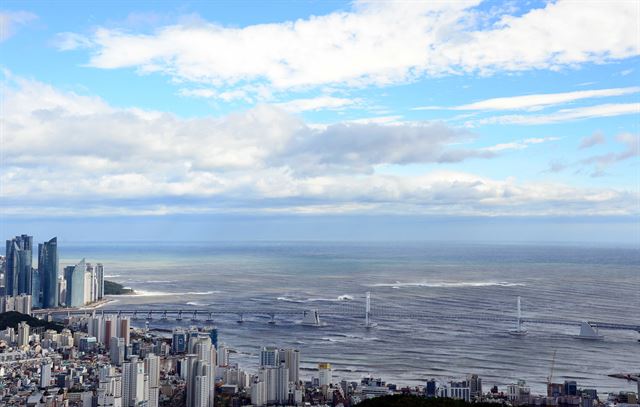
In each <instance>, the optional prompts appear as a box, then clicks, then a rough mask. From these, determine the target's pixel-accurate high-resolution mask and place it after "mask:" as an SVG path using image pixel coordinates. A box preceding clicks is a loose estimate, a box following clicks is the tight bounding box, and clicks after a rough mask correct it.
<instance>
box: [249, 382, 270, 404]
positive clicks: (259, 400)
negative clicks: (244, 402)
mask: <svg viewBox="0 0 640 407" xmlns="http://www.w3.org/2000/svg"><path fill="white" fill-rule="evenodd" d="M251 404H253V405H254V406H258V407H260V406H266V405H267V386H266V384H265V383H264V382H261V381H259V380H256V381H254V382H253V383H252V384H251Z"/></svg>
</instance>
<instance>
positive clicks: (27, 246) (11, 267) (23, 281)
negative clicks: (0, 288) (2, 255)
mask: <svg viewBox="0 0 640 407" xmlns="http://www.w3.org/2000/svg"><path fill="white" fill-rule="evenodd" d="M32 248H33V237H32V236H28V235H21V236H16V237H15V238H13V239H11V240H7V246H6V256H7V257H6V266H5V295H8V296H12V297H13V296H16V295H20V294H31V292H32V280H31V279H32V275H33V269H32V267H31V262H32V256H33V254H32Z"/></svg>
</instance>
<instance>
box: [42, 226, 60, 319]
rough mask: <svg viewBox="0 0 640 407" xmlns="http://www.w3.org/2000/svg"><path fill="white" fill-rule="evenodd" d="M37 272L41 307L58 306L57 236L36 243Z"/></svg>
mask: <svg viewBox="0 0 640 407" xmlns="http://www.w3.org/2000/svg"><path fill="white" fill-rule="evenodd" d="M38 274H40V289H41V290H42V308H55V307H57V306H58V302H59V301H58V238H56V237H54V238H53V239H51V240H49V241H48V242H44V243H40V244H39V245H38Z"/></svg>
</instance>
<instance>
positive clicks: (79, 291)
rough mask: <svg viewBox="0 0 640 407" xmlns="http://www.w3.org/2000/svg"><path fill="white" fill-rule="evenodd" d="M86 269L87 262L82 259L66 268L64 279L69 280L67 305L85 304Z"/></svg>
mask: <svg viewBox="0 0 640 407" xmlns="http://www.w3.org/2000/svg"><path fill="white" fill-rule="evenodd" d="M85 270H86V262H85V260H84V259H82V260H80V262H79V263H78V264H76V265H75V266H67V267H65V268H64V279H65V280H66V282H67V298H66V301H65V305H66V306H67V307H82V306H83V305H84V304H85V294H84V292H85Z"/></svg>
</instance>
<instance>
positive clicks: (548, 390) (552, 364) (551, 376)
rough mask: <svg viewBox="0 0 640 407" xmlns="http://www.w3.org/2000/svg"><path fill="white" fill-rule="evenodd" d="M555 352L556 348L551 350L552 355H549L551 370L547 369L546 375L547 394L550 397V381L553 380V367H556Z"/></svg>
mask: <svg viewBox="0 0 640 407" xmlns="http://www.w3.org/2000/svg"><path fill="white" fill-rule="evenodd" d="M556 352H558V349H554V350H553V356H552V357H551V370H550V371H549V376H547V396H548V397H552V396H553V394H552V389H551V381H552V380H553V369H555V367H556Z"/></svg>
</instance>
